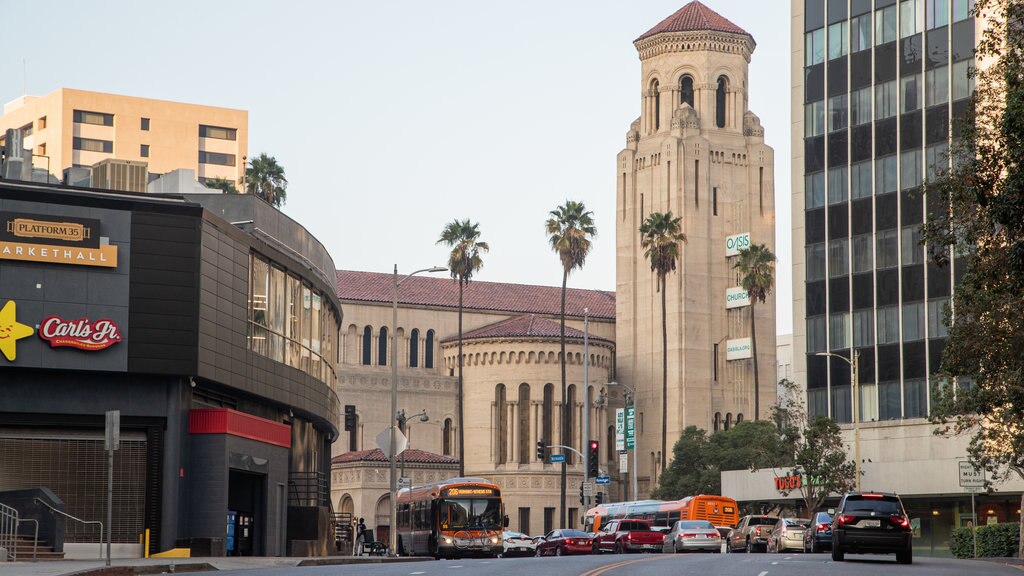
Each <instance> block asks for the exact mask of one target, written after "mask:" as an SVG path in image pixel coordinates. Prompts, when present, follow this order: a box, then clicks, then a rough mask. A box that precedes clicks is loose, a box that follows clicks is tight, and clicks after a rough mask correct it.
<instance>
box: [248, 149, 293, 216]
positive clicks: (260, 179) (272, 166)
mask: <svg viewBox="0 0 1024 576" xmlns="http://www.w3.org/2000/svg"><path fill="white" fill-rule="evenodd" d="M242 184H243V185H244V186H245V191H246V193H247V194H255V195H257V196H259V197H260V198H263V199H264V200H266V201H267V202H269V203H270V204H271V205H273V206H274V207H275V208H280V207H281V205H282V204H284V201H285V199H286V197H287V194H288V179H287V178H285V177H284V168H283V167H282V166H281V165H280V164H278V163H277V158H274V157H273V156H267V154H266V153H260V155H259V156H257V157H255V158H253V159H251V160H249V165H248V166H247V167H246V168H245V178H243V179H242Z"/></svg>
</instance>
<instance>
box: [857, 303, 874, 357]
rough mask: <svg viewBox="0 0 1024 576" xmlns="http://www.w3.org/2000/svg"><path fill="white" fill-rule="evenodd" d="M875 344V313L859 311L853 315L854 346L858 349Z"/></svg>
mask: <svg viewBox="0 0 1024 576" xmlns="http://www.w3.org/2000/svg"><path fill="white" fill-rule="evenodd" d="M874 344H875V311H874V310H871V309H868V310H858V311H856V312H854V313H853V345H854V346H856V347H858V348H864V347H866V346H874Z"/></svg>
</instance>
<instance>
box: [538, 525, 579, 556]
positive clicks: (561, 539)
mask: <svg viewBox="0 0 1024 576" xmlns="http://www.w3.org/2000/svg"><path fill="white" fill-rule="evenodd" d="M591 546H592V542H591V539H590V535H589V534H587V533H586V532H581V531H579V530H552V531H551V532H549V533H548V535H547V536H544V539H543V540H541V541H540V542H539V543H538V544H537V556H551V555H554V556H565V555H566V554H590V548H591Z"/></svg>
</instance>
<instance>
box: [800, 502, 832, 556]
mask: <svg viewBox="0 0 1024 576" xmlns="http://www.w3.org/2000/svg"><path fill="white" fill-rule="evenodd" d="M831 549H832V515H831V514H829V513H828V512H818V513H817V514H815V515H814V517H813V518H811V523H810V525H808V526H807V530H804V552H807V553H810V554H817V553H818V552H821V551H822V550H831Z"/></svg>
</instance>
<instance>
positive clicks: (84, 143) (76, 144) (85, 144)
mask: <svg viewBox="0 0 1024 576" xmlns="http://www.w3.org/2000/svg"><path fill="white" fill-rule="evenodd" d="M71 147H72V148H73V149H75V150H85V151H87V152H103V153H105V154H113V153H114V142H113V141H111V140H96V139H95V138H74V139H72V141H71Z"/></svg>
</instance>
